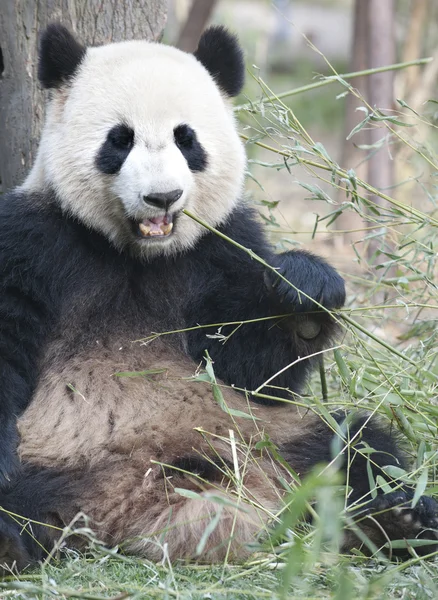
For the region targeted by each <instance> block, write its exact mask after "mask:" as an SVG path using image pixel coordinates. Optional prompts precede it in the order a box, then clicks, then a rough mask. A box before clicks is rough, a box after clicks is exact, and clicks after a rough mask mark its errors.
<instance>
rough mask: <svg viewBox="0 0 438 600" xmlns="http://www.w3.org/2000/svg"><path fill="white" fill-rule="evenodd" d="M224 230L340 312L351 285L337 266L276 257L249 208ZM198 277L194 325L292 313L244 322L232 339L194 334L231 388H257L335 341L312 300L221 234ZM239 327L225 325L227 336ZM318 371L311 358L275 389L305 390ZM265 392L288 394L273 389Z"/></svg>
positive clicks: (194, 352)
mask: <svg viewBox="0 0 438 600" xmlns="http://www.w3.org/2000/svg"><path fill="white" fill-rule="evenodd" d="M222 231H223V232H224V233H225V234H226V235H227V236H228V237H230V238H232V239H233V240H236V241H237V242H239V243H240V244H241V245H243V246H245V247H246V248H250V249H251V250H253V252H255V253H256V254H257V255H258V256H260V257H261V258H263V259H264V260H265V261H266V262H267V263H269V264H271V265H274V266H275V267H279V270H280V272H281V273H282V274H283V275H284V276H285V277H286V279H288V280H289V281H291V282H292V283H293V284H294V285H295V286H296V287H297V288H298V289H301V290H303V291H304V292H305V293H306V294H307V295H308V296H310V297H313V298H315V299H317V300H318V301H319V302H321V303H322V304H323V305H324V306H327V308H337V307H339V306H342V304H343V303H344V300H345V289H344V282H343V280H342V278H341V277H340V276H339V275H338V274H337V273H336V271H335V270H334V269H333V268H332V267H330V266H329V265H327V263H326V262H325V261H324V260H322V259H320V258H318V257H316V256H313V255H311V254H309V253H306V252H302V251H292V252H286V253H283V254H280V255H276V254H275V253H274V252H273V250H272V248H271V246H270V245H269V243H268V242H267V241H266V239H265V237H264V234H263V230H262V228H261V226H260V224H259V222H258V221H257V219H256V218H255V217H254V215H253V213H252V212H251V211H250V210H249V209H248V208H245V209H238V210H236V211H235V212H234V214H233V215H232V217H231V218H230V220H229V221H228V223H227V224H226V225H225V226H224V227H223V228H222ZM200 273H202V276H201V275H200ZM196 278H197V280H198V281H199V285H198V286H197V288H196V296H195V297H194V298H192V299H191V302H190V303H189V306H188V309H187V324H188V325H189V326H192V325H195V324H202V325H205V324H209V323H226V322H236V321H250V320H254V319H262V318H264V317H272V316H275V315H284V314H289V315H292V316H289V317H287V318H284V319H270V320H265V321H260V322H256V323H250V324H244V325H242V326H240V327H239V328H238V329H237V330H236V331H235V333H233V334H232V335H231V337H229V338H227V340H226V341H224V340H223V341H220V340H219V339H218V338H217V337H215V338H212V337H207V334H208V335H209V336H211V335H212V334H214V333H215V332H216V331H217V328H215V329H214V330H212V329H198V330H195V331H194V332H191V333H189V334H188V343H189V352H190V354H191V356H192V357H193V358H194V359H195V360H201V359H202V358H203V357H204V355H205V350H208V352H209V354H210V356H211V357H212V359H213V360H214V368H215V372H216V375H217V376H218V377H220V378H221V379H222V380H224V381H225V382H226V383H228V384H235V385H236V386H238V387H242V388H246V389H248V390H254V389H256V388H257V387H259V386H260V385H261V384H262V383H264V382H265V381H267V380H268V379H269V378H270V377H272V376H273V375H274V374H275V373H277V372H279V371H280V370H281V369H283V368H284V367H287V365H290V364H291V363H294V362H295V361H297V360H298V358H299V357H305V356H308V355H310V354H312V353H315V352H318V351H320V350H321V349H323V348H324V347H326V346H327V345H328V344H329V343H330V341H331V337H332V334H333V331H334V327H333V320H332V319H331V317H330V316H329V315H328V314H327V313H325V312H319V313H318V314H316V313H315V306H314V304H313V302H312V301H311V300H309V299H307V298H306V297H303V296H301V297H299V296H298V293H297V292H296V290H295V289H294V288H292V287H291V286H289V285H288V284H287V283H280V284H279V285H276V284H277V280H278V278H277V277H276V275H275V273H272V272H270V271H269V270H266V268H265V267H263V265H261V264H260V263H259V262H257V261H255V260H254V259H252V258H251V257H250V256H249V255H248V254H247V253H245V252H243V251H242V250H240V249H238V248H236V247H235V246H233V245H232V244H230V243H229V242H227V241H224V240H222V239H221V238H219V237H217V236H215V235H214V234H209V235H208V236H206V238H204V239H203V240H202V241H201V244H200V246H199V248H198V250H197V252H196ZM192 287H195V286H194V285H192ZM306 311H308V314H305V313H306ZM309 324H310V335H309ZM306 327H307V332H306ZM235 329H236V326H228V327H224V328H222V330H221V331H220V334H222V335H224V336H228V335H229V334H230V333H232V332H233V331H234V330H235ZM311 365H312V361H311V360H300V361H299V362H297V363H296V364H295V365H294V366H291V367H290V368H288V369H286V370H285V371H284V373H282V374H280V375H278V376H277V377H276V378H275V379H274V380H273V381H272V383H273V385H274V386H276V387H282V388H288V389H289V390H291V391H293V392H298V391H300V389H301V388H302V385H303V383H304V381H305V378H306V375H307V373H308V370H309V368H310V367H311ZM263 393H264V394H268V395H273V396H278V397H284V396H285V395H287V394H286V393H285V392H284V391H280V390H276V389H274V388H268V387H267V388H264V389H263Z"/></svg>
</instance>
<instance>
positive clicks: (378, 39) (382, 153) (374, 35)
mask: <svg viewBox="0 0 438 600" xmlns="http://www.w3.org/2000/svg"><path fill="white" fill-rule="evenodd" d="M367 4H368V36H369V37H368V64H369V67H370V68H373V67H382V66H383V65H390V64H392V63H394V62H395V35H394V20H395V19H394V0H385V2H381V0H368V2H367ZM367 83H368V102H369V104H370V106H371V108H378V109H383V112H385V110H391V109H393V108H394V72H393V71H386V72H385V73H374V74H373V75H370V77H369V78H368V81H367ZM390 114H391V113H390ZM368 134H369V144H371V145H373V144H377V143H378V142H379V141H380V140H381V139H382V138H383V137H385V136H387V135H388V130H387V129H386V127H385V124H384V123H380V124H377V123H376V124H374V126H373V127H371V128H370V130H369V132H368ZM368 183H370V184H371V185H372V186H373V187H375V188H376V189H378V190H379V191H387V192H388V193H389V194H390V193H391V191H390V188H391V186H392V185H393V183H394V162H393V160H392V158H391V155H390V152H389V148H388V144H387V142H385V143H384V144H383V145H382V147H381V148H379V149H378V150H377V149H375V150H373V152H372V154H371V156H370V159H369V161H368ZM370 200H371V201H372V202H374V203H375V204H378V205H380V206H382V208H384V207H385V202H384V201H383V200H382V199H381V198H380V197H379V196H372V197H371V198H370ZM383 244H384V236H383V235H382V237H381V238H380V239H377V238H374V239H373V240H372V242H371V243H370V245H369V247H368V256H369V257H371V256H372V255H373V254H374V253H375V251H376V250H377V249H380V248H382V246H383Z"/></svg>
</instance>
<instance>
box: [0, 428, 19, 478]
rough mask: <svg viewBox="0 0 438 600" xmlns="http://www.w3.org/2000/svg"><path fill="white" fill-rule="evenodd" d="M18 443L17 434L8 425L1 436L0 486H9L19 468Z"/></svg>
mask: <svg viewBox="0 0 438 600" xmlns="http://www.w3.org/2000/svg"><path fill="white" fill-rule="evenodd" d="M14 429H15V426H14ZM16 445H17V439H16V435H15V434H14V435H12V434H11V432H10V428H7V427H6V428H5V430H4V431H2V436H1V437H0V487H4V486H7V485H8V484H9V482H10V481H11V480H12V479H13V477H14V475H16V474H17V472H18V470H19V466H20V461H19V459H18V456H17V453H16V450H15V449H16Z"/></svg>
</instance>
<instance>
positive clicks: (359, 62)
mask: <svg viewBox="0 0 438 600" xmlns="http://www.w3.org/2000/svg"><path fill="white" fill-rule="evenodd" d="M367 19H368V11H367V3H366V2H363V1H361V0H356V2H355V4H354V17H353V39H352V43H351V46H352V47H351V60H350V66H349V71H364V70H365V69H366V68H367V66H368V63H367V25H368V23H367ZM353 87H354V88H355V89H356V90H357V91H358V92H359V94H360V96H361V97H362V98H365V97H366V95H367V87H366V77H358V78H357V79H355V80H354V82H353ZM363 105H364V102H363V101H362V100H361V98H357V97H356V96H355V95H354V94H353V93H350V94H348V96H347V97H346V99H345V120H344V132H343V143H342V155H341V163H340V164H341V166H342V167H343V168H344V169H347V170H348V169H354V171H355V172H356V175H357V176H358V177H359V178H360V179H365V180H366V179H367V174H368V163H367V162H366V161H365V160H364V159H365V158H366V155H367V153H366V151H365V150H361V149H360V148H358V146H360V145H362V144H366V143H367V141H368V140H367V132H366V130H365V129H362V130H361V131H358V132H357V133H356V134H355V135H354V136H353V137H352V138H351V139H350V140H347V137H348V135H349V134H350V132H351V131H352V130H353V128H354V127H355V126H356V125H357V123H358V122H359V121H360V120H361V119H363V117H364V114H363V113H362V112H357V110H356V109H357V108H358V107H359V106H363ZM338 200H339V201H340V202H342V201H344V200H345V192H344V191H343V190H340V191H339V194H338ZM362 226H363V221H362V219H361V217H360V216H359V215H358V214H357V213H355V212H353V211H350V210H349V211H344V212H343V213H341V214H340V215H339V217H338V218H337V219H336V221H335V224H334V227H335V228H336V229H342V230H344V231H349V232H348V233H344V234H342V235H337V236H336V237H335V245H336V247H337V248H338V249H339V250H340V249H342V246H343V245H344V244H345V243H350V242H355V241H357V240H359V239H360V238H361V237H362V233H361V232H360V231H353V230H358V229H360V228H361V227H362Z"/></svg>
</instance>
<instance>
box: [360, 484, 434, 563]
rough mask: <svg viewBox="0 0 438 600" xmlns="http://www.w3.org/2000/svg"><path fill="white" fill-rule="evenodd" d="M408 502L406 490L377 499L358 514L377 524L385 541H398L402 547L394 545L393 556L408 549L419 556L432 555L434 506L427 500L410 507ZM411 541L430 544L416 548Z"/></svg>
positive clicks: (410, 496) (411, 493) (408, 495)
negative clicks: (411, 548) (369, 518)
mask: <svg viewBox="0 0 438 600" xmlns="http://www.w3.org/2000/svg"><path fill="white" fill-rule="evenodd" d="M412 498H413V491H412V490H410V489H405V490H397V491H395V492H391V493H389V494H382V495H378V496H377V497H376V498H374V500H372V501H371V502H369V503H368V505H367V507H366V510H365V512H364V513H362V514H363V515H364V516H366V517H371V519H374V520H375V521H376V522H377V523H378V524H379V526H380V527H381V529H382V531H383V532H384V535H385V537H386V539H387V541H388V540H390V541H394V540H401V541H403V542H404V543H405V544H406V546H405V547H404V548H401V549H400V548H399V544H398V545H397V547H396V548H395V550H396V553H397V552H400V550H401V551H403V550H404V551H405V552H406V551H407V550H408V547H409V545H412V546H414V547H415V551H416V552H417V553H418V554H421V555H424V554H429V553H431V552H435V551H436V550H438V503H437V502H436V501H435V500H434V499H433V498H430V497H429V496H421V497H420V498H419V500H418V502H417V503H416V504H415V506H413V507H412ZM412 540H414V542H413V541H412ZM415 540H423V541H429V542H430V543H428V544H424V545H423V544H421V545H418V544H415ZM388 545H389V544H388Z"/></svg>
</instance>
